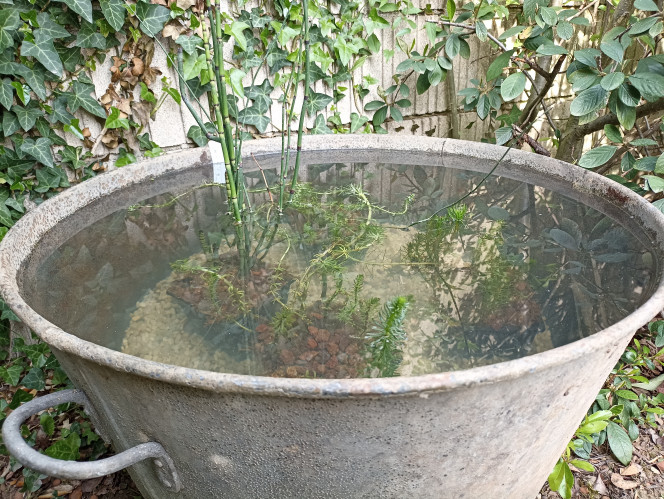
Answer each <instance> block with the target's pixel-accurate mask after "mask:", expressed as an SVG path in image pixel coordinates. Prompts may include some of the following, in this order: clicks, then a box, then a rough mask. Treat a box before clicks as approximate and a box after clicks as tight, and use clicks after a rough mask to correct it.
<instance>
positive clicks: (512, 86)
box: [500, 72, 526, 101]
mask: <svg viewBox="0 0 664 499" xmlns="http://www.w3.org/2000/svg"><path fill="white" fill-rule="evenodd" d="M525 88H526V75H525V74H524V73H523V72H518V73H513V74H511V75H509V76H508V77H507V78H505V81H503V83H502V85H501V86H500V95H501V96H502V98H503V100H506V101H510V100H512V99H515V98H516V97H518V96H519V95H521V94H522V93H523V91H524V89H525Z"/></svg>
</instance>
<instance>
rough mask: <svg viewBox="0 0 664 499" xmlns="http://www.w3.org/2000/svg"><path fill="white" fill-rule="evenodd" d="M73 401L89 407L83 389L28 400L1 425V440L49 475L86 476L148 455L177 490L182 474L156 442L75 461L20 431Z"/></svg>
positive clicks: (106, 472)
mask: <svg viewBox="0 0 664 499" xmlns="http://www.w3.org/2000/svg"><path fill="white" fill-rule="evenodd" d="M69 402H73V403H76V404H80V405H83V406H85V407H86V408H88V410H90V408H89V406H90V401H89V400H88V398H87V397H86V396H85V394H84V393H83V392H82V391H81V390H62V391H60V392H55V393H51V394H49V395H45V396H43V397H37V398H36V399H33V400H31V401H29V402H26V403H25V404H23V405H22V406H20V407H19V408H18V409H16V410H15V411H13V412H12V413H11V414H10V415H9V416H7V419H5V421H4V423H3V425H2V442H3V443H4V444H5V446H6V447H7V450H9V452H10V454H11V455H12V456H13V457H15V458H16V459H17V460H18V461H19V462H20V463H22V464H24V465H25V466H27V467H28V468H30V469H31V470H34V471H39V472H40V473H43V474H45V475H48V476H57V477H60V478H69V479H75V480H87V479H89V478H96V477H100V476H104V475H109V474H111V473H115V472H116V471H119V470H122V469H124V468H127V467H129V466H132V465H134V464H136V463H138V462H140V461H143V460H145V459H153V463H154V465H155V466H156V467H157V469H158V474H159V475H160V479H161V483H162V485H164V487H166V488H167V489H171V490H173V491H174V492H178V491H179V490H180V488H181V484H180V478H179V477H178V474H177V471H176V470H175V465H174V464H173V460H172V459H171V458H170V457H169V455H168V454H167V453H166V451H165V450H164V448H163V447H162V446H161V445H160V444H158V443H156V442H148V443H145V444H139V445H137V446H135V447H132V448H130V449H127V450H126V451H123V452H121V453H119V454H116V455H114V456H111V457H108V458H105V459H99V460H98V461H86V462H81V463H79V462H75V461H65V460H62V459H55V458H52V457H49V456H47V455H45V454H42V453H40V452H37V451H36V450H34V449H33V448H32V447H30V446H29V445H28V444H27V443H26V442H25V440H23V436H22V435H21V425H22V424H23V423H24V422H25V421H26V420H27V419H28V418H29V417H30V416H32V415H34V414H38V413H39V412H40V411H43V410H45V409H48V408H49V407H54V406H56V405H60V404H66V403H69Z"/></svg>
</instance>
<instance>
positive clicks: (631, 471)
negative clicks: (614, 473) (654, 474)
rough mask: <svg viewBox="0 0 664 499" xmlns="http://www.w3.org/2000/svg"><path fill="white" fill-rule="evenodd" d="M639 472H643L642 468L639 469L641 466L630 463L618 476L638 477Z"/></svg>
mask: <svg viewBox="0 0 664 499" xmlns="http://www.w3.org/2000/svg"><path fill="white" fill-rule="evenodd" d="M641 471H643V468H641V466H639V465H638V464H635V463H632V464H630V465H629V466H628V467H627V468H623V469H621V470H620V474H621V475H622V476H632V475H638V474H639V473H641Z"/></svg>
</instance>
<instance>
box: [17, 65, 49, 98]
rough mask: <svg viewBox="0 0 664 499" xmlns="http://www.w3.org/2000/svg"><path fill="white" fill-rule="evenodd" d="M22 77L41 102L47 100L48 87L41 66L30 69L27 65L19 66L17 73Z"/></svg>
mask: <svg viewBox="0 0 664 499" xmlns="http://www.w3.org/2000/svg"><path fill="white" fill-rule="evenodd" d="M15 74H17V75H19V76H22V77H23V79H24V80H25V81H26V83H27V84H28V85H30V88H31V89H32V91H33V92H34V93H35V94H37V97H39V98H40V99H41V100H45V99H46V86H45V85H44V74H45V73H44V70H43V69H41V67H39V66H35V67H34V68H28V67H27V66H25V65H22V64H19V65H18V68H17V70H16V73H15Z"/></svg>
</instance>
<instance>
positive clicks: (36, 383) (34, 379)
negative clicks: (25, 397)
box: [21, 367, 46, 391]
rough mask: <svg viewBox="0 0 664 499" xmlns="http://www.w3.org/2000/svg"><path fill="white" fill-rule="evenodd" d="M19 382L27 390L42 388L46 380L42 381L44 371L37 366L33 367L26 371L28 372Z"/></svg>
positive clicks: (39, 389)
mask: <svg viewBox="0 0 664 499" xmlns="http://www.w3.org/2000/svg"><path fill="white" fill-rule="evenodd" d="M21 384H22V385H23V386H24V387H26V388H27V389H28V390H37V391H41V390H43V389H44V388H45V387H46V382H45V381H44V371H42V370H41V369H39V368H38V367H33V368H32V369H30V370H29V371H28V374H26V375H25V376H24V377H23V379H22V380H21Z"/></svg>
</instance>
